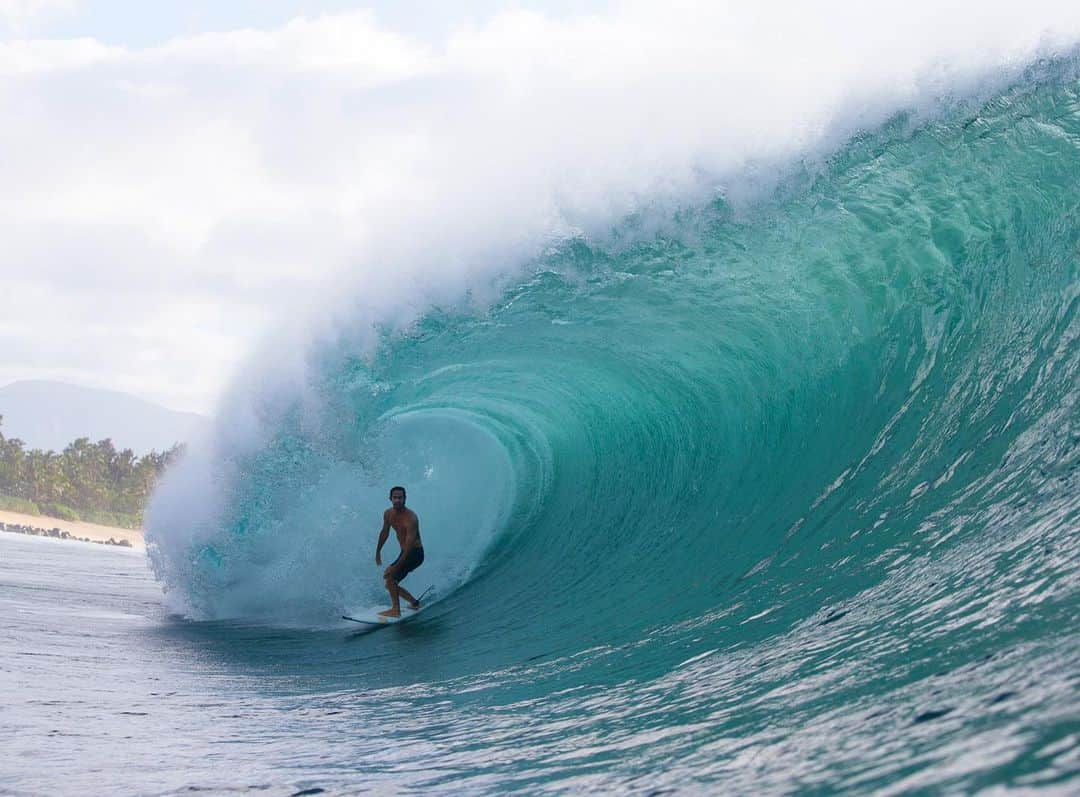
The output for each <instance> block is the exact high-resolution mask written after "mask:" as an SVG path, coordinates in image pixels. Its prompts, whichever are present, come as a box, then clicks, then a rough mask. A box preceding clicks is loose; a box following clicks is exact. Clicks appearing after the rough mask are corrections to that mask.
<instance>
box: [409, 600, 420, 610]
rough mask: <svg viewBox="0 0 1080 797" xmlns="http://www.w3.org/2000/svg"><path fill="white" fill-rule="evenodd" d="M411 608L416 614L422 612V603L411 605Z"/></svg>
mask: <svg viewBox="0 0 1080 797" xmlns="http://www.w3.org/2000/svg"><path fill="white" fill-rule="evenodd" d="M409 608H410V609H412V610H413V611H414V612H416V611H420V601H417V602H416V603H410V604H409Z"/></svg>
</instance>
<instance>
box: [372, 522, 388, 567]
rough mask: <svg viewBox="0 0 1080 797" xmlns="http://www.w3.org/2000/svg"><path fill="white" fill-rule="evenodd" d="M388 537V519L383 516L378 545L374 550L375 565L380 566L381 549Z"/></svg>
mask: <svg viewBox="0 0 1080 797" xmlns="http://www.w3.org/2000/svg"><path fill="white" fill-rule="evenodd" d="M389 536H390V518H388V517H387V516H386V515H383V524H382V531H380V532H379V544H378V545H377V546H376V548H375V564H377V565H380V566H381V565H382V547H383V546H384V545H386V540H387V538H388V537H389Z"/></svg>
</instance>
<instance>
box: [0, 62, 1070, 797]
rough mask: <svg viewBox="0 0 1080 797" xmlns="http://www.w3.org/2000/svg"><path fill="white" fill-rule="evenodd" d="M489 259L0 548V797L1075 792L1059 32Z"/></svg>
mask: <svg viewBox="0 0 1080 797" xmlns="http://www.w3.org/2000/svg"><path fill="white" fill-rule="evenodd" d="M513 273H514V274H516V275H517V276H514V277H512V278H508V279H507V280H506V281H505V283H504V284H503V286H502V288H501V289H500V293H499V295H498V297H497V298H496V300H495V301H494V302H486V301H478V300H474V299H472V298H470V297H469V296H465V297H463V298H462V300H461V301H460V302H457V303H447V304H445V305H440V306H437V307H430V308H427V309H426V310H425V311H424V312H423V314H422V315H421V317H420V320H419V321H418V322H417V323H416V324H415V325H413V326H412V327H411V328H410V329H409V330H408V331H407V332H406V333H404V334H402V333H398V332H394V331H393V330H392V329H390V328H386V329H385V330H382V332H381V337H380V340H379V342H378V345H377V347H376V348H375V349H374V350H370V349H366V350H365V349H364V348H363V346H361V345H360V344H359V343H358V342H357V340H354V339H352V338H350V336H349V335H348V334H345V333H342V334H341V335H339V336H337V337H333V338H322V339H320V341H319V342H318V343H313V344H312V345H311V348H310V351H309V352H308V355H307V366H308V368H307V377H306V380H305V382H304V389H303V391H301V392H296V393H294V394H290V393H289V392H288V391H276V390H275V391H270V390H267V391H266V392H265V394H260V393H259V391H258V389H255V391H254V394H255V396H256V397H257V400H256V401H255V402H254V403H253V404H250V405H248V407H247V409H245V412H246V413H247V414H246V415H243V416H242V418H246V421H245V423H246V424H247V426H245V425H244V423H241V422H240V421H238V420H237V418H241V415H240V414H235V415H234V416H231V417H230V418H229V420H228V421H227V422H222V424H221V426H220V428H219V431H218V434H217V437H216V438H214V439H213V440H212V441H210V442H208V443H207V444H206V445H205V447H204V448H203V449H202V450H196V451H193V452H192V454H191V456H190V457H189V459H188V460H187V461H185V462H184V463H182V464H181V465H180V466H179V467H178V468H177V469H176V471H175V472H173V473H171V474H170V475H169V476H168V477H167V478H166V480H165V482H164V484H163V485H162V486H161V488H160V490H159V492H158V494H157V496H156V498H155V501H154V504H153V506H152V508H151V512H150V516H149V518H150V520H149V525H148V541H149V556H145V555H141V554H138V553H134V552H125V551H116V550H102V549H100V548H98V547H94V546H85V545H82V544H76V543H66V544H63V543H57V542H55V541H49V540H39V539H23V538H18V537H14V536H12V535H4V536H2V537H0V618H2V622H0V679H2V680H0V691H2V693H3V695H4V697H3V699H2V701H0V737H2V739H3V743H2V753H0V761H2V763H0V793H4V794H20V795H21V794H57V793H69V794H91V793H122V794H135V793H138V794H191V793H198V792H207V793H212V794H234V793H235V794H243V793H249V792H252V793H258V794H271V795H276V794H282V795H284V794H315V793H323V792H325V793H328V794H339V793H364V792H374V793H380V794H381V793H399V794H446V793H456V794H492V795H494V794H503V793H507V792H510V791H518V792H520V793H525V794H549V793H551V794H556V793H563V794H568V793H600V794H603V793H610V794H642V795H644V794H665V793H677V794H684V793H685V794H697V793H701V794H705V793H712V794H718V793H734V794H790V793H804V794H834V793H850V794H869V793H874V794H886V795H887V794H900V793H927V794H931V793H949V794H960V793H963V794H973V793H987V794H999V793H1006V792H1012V791H1017V792H1020V793H1025V794H1030V793H1048V794H1066V793H1076V792H1077V791H1078V790H1080V623H1078V621H1077V618H1078V614H1080V612H1078V609H1080V445H1078V444H1080V410H1078V407H1077V400H1078V398H1080V81H1078V79H1077V63H1076V61H1075V60H1065V61H1055V62H1050V63H1044V64H1036V65H1033V66H1032V67H1031V68H1030V69H1028V70H1027V72H1025V73H1024V75H1023V76H1022V77H1021V78H1019V79H1017V80H1016V81H1015V82H1014V83H1012V84H1011V85H1008V86H1005V87H1002V88H1000V89H999V90H997V91H996V92H995V93H994V94H993V96H984V97H980V98H978V99H977V100H967V101H963V102H961V101H957V102H956V103H955V105H954V106H953V107H951V108H948V109H946V110H944V111H942V112H940V113H937V114H934V115H931V116H926V115H919V114H914V113H906V112H899V113H897V114H896V115H894V116H893V117H891V118H890V120H889V121H888V123H887V124H885V125H884V126H882V127H880V128H877V129H874V130H868V131H864V132H863V133H861V134H859V135H857V136H856V137H855V138H854V139H852V140H850V141H848V142H847V143H846V144H845V145H844V146H842V147H841V148H840V149H838V150H836V151H835V152H833V153H832V154H831V156H830V157H829V158H828V159H827V160H825V161H824V162H822V163H816V164H813V165H811V164H795V165H792V166H791V168H790V169H789V170H788V172H787V173H786V174H785V176H784V177H783V179H782V180H781V181H780V182H779V184H778V185H777V186H776V187H775V189H774V190H769V191H767V192H765V193H764V195H762V196H760V197H758V198H755V199H754V200H753V201H750V202H736V201H734V200H732V199H731V198H729V197H728V195H727V194H725V192H724V191H723V190H720V191H718V192H717V193H716V195H715V196H714V197H713V198H712V199H709V200H708V201H694V202H687V203H686V204H685V205H683V206H679V207H675V208H672V207H671V206H670V204H669V203H662V204H661V206H659V207H657V208H656V209H654V210H647V211H643V212H642V213H640V214H634V215H632V216H631V217H629V218H622V219H619V220H618V221H617V222H616V223H614V224H613V226H612V229H611V230H610V231H609V232H608V233H607V234H605V235H603V236H595V235H584V234H583V235H568V236H563V237H561V238H558V239H553V240H552V241H551V243H550V246H549V247H547V249H545V251H543V252H542V253H540V254H538V255H537V256H536V257H535V258H534V259H533V260H532V261H530V262H529V264H528V265H527V267H525V268H524V269H518V270H517V271H515V272H513ZM239 427H244V429H245V431H244V434H243V436H242V437H243V441H244V442H243V443H242V444H240V443H237V442H236V441H237V440H238V439H239V433H238V431H237V429H238V428H239ZM393 484H404V485H405V486H406V487H407V488H408V490H409V505H410V506H411V507H412V508H414V509H415V510H416V511H417V513H418V514H419V516H420V519H421V530H422V535H423V538H424V542H425V548H426V552H427V561H426V563H425V564H424V566H423V567H422V568H420V569H419V570H418V571H417V572H416V573H415V574H413V575H411V576H410V577H409V579H408V580H407V581H406V582H405V585H406V586H408V587H409V588H410V589H412V590H413V591H414V592H419V591H420V590H422V589H424V588H425V587H427V586H432V587H434V589H435V591H436V595H437V600H436V601H435V602H434V603H433V604H432V605H431V606H430V608H429V609H428V610H427V611H425V612H424V613H423V614H421V615H420V616H418V617H417V618H415V619H414V620H413V621H411V622H409V623H406V624H404V625H400V626H395V627H389V628H380V629H377V630H376V631H374V632H370V633H362V632H358V630H357V628H356V627H355V626H351V625H350V624H348V623H346V622H345V621H342V620H339V619H338V618H339V616H340V615H341V614H342V612H343V611H355V610H359V609H361V608H365V607H373V606H377V605H380V603H381V602H383V601H385V593H384V592H383V591H382V589H381V583H380V572H381V571H380V568H378V567H376V565H375V564H374V561H373V559H374V547H375V539H376V535H377V532H378V530H379V525H380V519H381V513H382V511H383V509H384V508H386V507H387V506H388V502H387V500H386V494H387V491H388V490H389V488H390V486H391V485H393ZM388 552H389V553H390V556H391V557H392V556H393V555H395V554H396V545H395V543H394V542H393V541H391V543H389V549H388ZM319 790H322V792H320V791H319Z"/></svg>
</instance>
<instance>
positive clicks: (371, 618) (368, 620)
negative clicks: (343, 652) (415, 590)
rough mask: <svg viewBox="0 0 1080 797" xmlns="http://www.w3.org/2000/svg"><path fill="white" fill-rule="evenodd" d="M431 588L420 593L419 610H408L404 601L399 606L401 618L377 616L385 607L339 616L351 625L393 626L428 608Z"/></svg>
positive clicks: (430, 601) (431, 599)
mask: <svg viewBox="0 0 1080 797" xmlns="http://www.w3.org/2000/svg"><path fill="white" fill-rule="evenodd" d="M432 589H434V588H433V587H428V588H427V589H426V590H424V591H423V592H422V593H420V595H419V597H417V600H418V601H420V608H419V609H410V608H409V607H408V606H407V605H406V604H405V602H404V601H402V604H401V616H400V617H386V616H384V615H381V614H379V612H381V611H384V610H385V605H384V606H382V607H378V608H374V609H363V610H361V611H356V612H353V613H352V614H343V615H341V619H342V620H348V621H349V622H351V623H361V624H363V625H374V626H379V625H394V624H395V623H403V622H405V621H406V620H411V619H412V618H414V617H416V616H417V615H418V614H420V613H421V612H422V611H424V609H426V608H427V607H428V606H430V605H431V604H432V603H433V602H434V598H433V597H432V594H431V591H432Z"/></svg>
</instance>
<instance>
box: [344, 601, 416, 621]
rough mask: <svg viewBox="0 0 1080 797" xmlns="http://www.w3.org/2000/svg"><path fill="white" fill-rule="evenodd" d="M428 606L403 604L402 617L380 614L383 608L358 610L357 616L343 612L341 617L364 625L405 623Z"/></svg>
mask: <svg viewBox="0 0 1080 797" xmlns="http://www.w3.org/2000/svg"><path fill="white" fill-rule="evenodd" d="M426 608H427V606H424V605H422V606H421V607H420V608H419V609H410V608H409V607H408V606H402V607H401V617H386V616H385V615H381V614H379V612H381V611H383V610H382V609H368V610H367V611H364V612H356V615H357V616H356V617H354V616H352V615H349V614H343V615H341V619H342V620H348V621H349V622H352V623H362V624H363V625H394V624H395V623H403V622H405V621H406V620H411V619H412V618H414V617H416V615H418V614H420V612H422V611H424V609H426Z"/></svg>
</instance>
